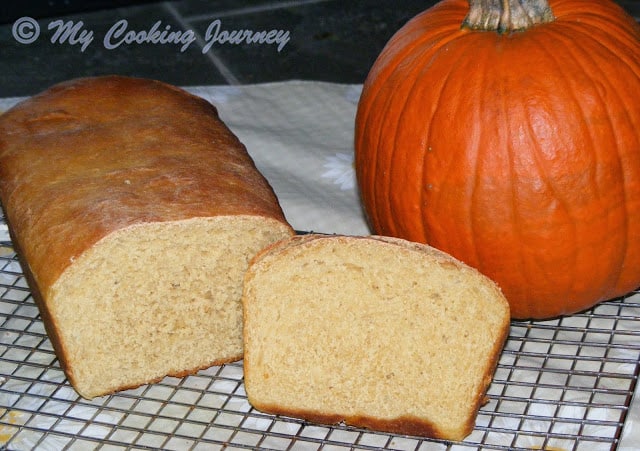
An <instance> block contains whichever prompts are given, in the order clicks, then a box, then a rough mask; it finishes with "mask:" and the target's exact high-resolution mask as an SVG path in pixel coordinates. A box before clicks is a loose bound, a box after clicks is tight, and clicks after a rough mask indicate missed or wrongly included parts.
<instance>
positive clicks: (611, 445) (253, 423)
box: [0, 227, 640, 451]
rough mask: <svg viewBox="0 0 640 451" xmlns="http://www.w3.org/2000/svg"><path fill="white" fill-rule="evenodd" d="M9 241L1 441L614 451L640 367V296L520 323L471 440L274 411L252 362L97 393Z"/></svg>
mask: <svg viewBox="0 0 640 451" xmlns="http://www.w3.org/2000/svg"><path fill="white" fill-rule="evenodd" d="M5 230H6V227H5ZM0 232H1V231H0ZM0 242H2V243H3V244H0V449H10V450H23V449H39V450H48V449H51V450H61V449H69V450H76V449H78V450H79V449H81V450H87V449H101V450H124V449H166V450H200V449H206V450H212V449H229V450H231V449H277V450H319V449H322V450H347V449H354V450H375V449H395V450H455V451H458V450H473V449H483V450H507V449H548V450H549V449H553V450H557V449H562V450H589V451H597V450H613V449H616V447H617V445H618V443H619V442H620V438H621V436H622V432H623V428H624V427H625V421H626V419H627V416H628V413H629V409H630V405H631V401H632V397H633V393H634V390H635V386H636V381H637V377H638V372H639V370H640V364H639V361H640V292H634V293H630V294H629V295H628V296H626V297H624V298H620V299H616V300H613V301H609V302H605V303H603V304H600V305H598V306H596V307H595V308H593V309H592V310H590V311H587V312H584V313H582V314H577V315H573V316H570V317H565V318H560V319H556V320H553V321H543V322H513V323H512V327H511V331H510V336H509V339H508V341H507V344H506V346H505V349H504V351H503V353H502V355H501V358H500V361H499V364H498V368H497V371H496V374H495V377H494V381H493V383H492V385H491V387H490V389H489V392H488V395H489V402H488V403H487V404H486V405H484V406H483V407H482V408H481V410H480V413H479V415H478V419H477V424H476V428H475V430H474V431H473V433H472V434H471V435H470V436H469V437H467V438H466V439H465V440H464V441H463V442H460V443H449V442H442V441H434V440H426V439H421V438H417V437H408V436H393V435H390V434H384V433H376V432H371V431H366V430H361V429H355V428H349V427H343V426H339V425H338V426H334V427H326V426H320V425H314V424H310V423H307V422H304V421H301V420H297V419H292V418H285V417H277V416H272V415H267V414H263V413H261V412H259V411H256V410H254V409H253V408H252V407H251V406H250V404H249V403H248V401H247V398H246V395H245V392H244V386H243V371H242V362H237V363H233V364H228V365H225V366H217V367H212V368H209V369H207V370H204V371H201V372H199V373H198V374H196V375H193V376H188V377H185V378H170V377H167V378H165V379H164V380H163V381H161V382H160V383H157V384H153V385H147V386H143V387H140V388H138V389H135V390H128V391H125V392H121V393H118V394H114V395H111V396H106V397H101V398H97V399H94V400H91V401H88V400H84V399H82V398H80V397H79V396H78V395H77V394H76V393H75V391H74V390H73V389H72V388H71V386H69V385H68V383H67V382H66V379H65V376H64V374H63V372H62V370H61V369H60V367H59V365H58V361H57V360H56V357H55V355H54V353H53V349H52V347H51V344H50V342H49V340H48V338H47V336H46V333H45V331H44V327H43V325H42V322H41V320H40V317H39V314H38V310H37V308H36V306H35V304H34V302H33V300H32V298H31V296H30V292H29V289H28V287H27V284H26V282H25V279H24V276H23V274H22V271H21V268H20V265H19V263H18V261H17V259H16V256H15V253H14V251H13V249H12V248H11V244H10V242H7V241H6V240H5V241H1V237H0Z"/></svg>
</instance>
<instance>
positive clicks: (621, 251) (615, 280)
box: [556, 29, 640, 300]
mask: <svg viewBox="0 0 640 451" xmlns="http://www.w3.org/2000/svg"><path fill="white" fill-rule="evenodd" d="M557 31H558V33H557V34H558V35H560V36H561V37H562V38H563V39H564V40H565V41H566V49H567V51H568V52H569V53H571V54H572V57H573V63H574V64H575V65H576V66H577V67H579V71H582V72H583V73H585V74H588V76H589V78H590V79H593V80H594V81H597V80H596V77H597V76H598V75H599V74H593V76H591V74H590V71H589V68H591V67H601V66H600V65H599V64H598V61H597V60H596V59H595V58H594V57H593V52H589V51H587V50H586V46H574V45H572V44H573V42H574V41H573V40H572V39H571V37H570V36H567V35H566V32H564V30H560V29H559V30H557ZM585 38H587V39H590V40H591V41H593V44H595V45H597V46H599V47H600V48H601V49H602V50H604V51H605V52H606V53H610V48H609V47H607V46H605V45H603V44H602V42H601V41H600V40H598V39H594V38H593V35H590V36H585ZM556 42H557V39H556ZM574 52H575V53H577V56H575V55H574ZM614 56H617V55H614ZM583 61H588V62H589V63H590V64H585V63H583ZM625 64H627V62H626V61H625ZM628 68H629V70H630V71H631V72H633V73H634V75H636V76H637V78H640V75H639V74H637V73H636V71H634V70H633V68H632V67H631V66H628ZM600 78H601V80H602V83H607V84H609V80H608V79H607V77H600ZM606 91H607V92H608V93H609V95H610V96H611V98H612V100H615V104H616V105H618V106H619V107H618V108H617V109H616V111H614V109H613V108H612V107H611V105H612V103H614V102H613V101H607V100H606V99H605V98H604V97H603V96H602V93H601V90H600V89H595V88H594V89H593V92H594V96H596V97H597V99H598V101H599V104H600V105H602V108H603V109H604V110H605V112H606V114H604V115H603V117H604V118H605V120H606V121H607V130H608V131H609V134H610V135H611V139H609V141H610V142H611V143H612V144H613V145H615V149H614V150H613V151H607V153H611V154H612V155H614V156H615V158H616V162H617V164H616V165H615V170H616V173H617V174H618V175H619V177H620V182H619V183H618V184H617V185H619V186H621V188H620V189H619V190H618V191H620V193H618V194H619V195H620V196H621V200H620V202H619V204H620V205H621V208H622V209H623V212H622V213H621V215H622V216H623V218H624V221H622V227H623V229H624V231H623V232H622V236H624V237H625V238H624V240H623V242H621V243H619V245H618V249H617V251H616V252H615V253H614V255H618V256H619V257H618V259H617V261H616V263H615V264H612V265H611V268H617V271H615V272H614V271H613V269H612V270H611V271H610V272H609V274H610V275H609V277H608V280H607V281H606V283H605V282H603V283H602V284H601V285H602V287H603V288H602V290H601V291H600V293H599V294H598V298H599V299H602V300H605V299H606V298H607V297H608V294H607V293H610V292H611V290H612V288H613V287H617V286H618V285H619V283H620V279H621V277H622V275H623V269H624V267H625V260H626V259H627V253H626V251H625V250H626V249H628V247H629V245H628V242H629V230H630V226H629V217H630V214H629V211H628V208H627V205H628V200H629V194H628V192H627V190H628V188H627V186H628V180H627V175H626V174H625V171H624V170H623V167H624V165H623V163H622V161H621V154H622V148H621V143H620V140H619V137H618V133H617V130H616V128H617V127H616V126H615V125H614V123H613V121H612V119H611V117H613V115H614V113H617V112H621V113H622V115H623V116H624V118H625V119H624V121H625V122H626V123H628V124H629V126H630V127H633V125H632V123H633V120H632V119H631V116H630V114H629V108H627V106H626V105H625V103H626V102H625V101H624V98H623V97H621V96H620V95H619V93H618V91H617V90H616V89H611V88H609V89H607V90H606ZM578 104H580V102H578ZM578 110H579V111H580V112H581V113H582V115H583V121H584V122H585V123H589V122H590V118H589V117H587V115H586V114H585V113H586V112H585V108H583V107H582V105H580V108H579V109H578ZM616 117H617V118H618V121H620V120H621V117H622V116H620V115H617V116H616ZM589 131H590V133H589V136H590V138H591V141H592V142H591V145H590V148H592V149H595V150H596V156H595V160H596V163H595V168H594V171H593V172H594V174H593V179H592V181H591V183H590V186H595V187H597V192H596V195H597V196H599V197H600V198H603V197H607V198H610V197H611V192H610V191H611V189H609V190H608V191H607V192H604V191H603V189H604V188H603V187H602V186H601V185H602V183H601V178H602V175H598V172H602V171H603V170H604V169H600V171H598V168H602V166H603V164H601V163H600V161H601V160H602V157H601V156H600V158H598V155H597V150H598V146H597V145H596V144H595V139H594V137H593V133H592V132H591V130H590V129H589ZM601 153H602V152H601ZM610 168H611V166H607V167H606V169H610ZM612 188H616V187H612ZM606 213H607V212H602V214H606ZM608 222H611V220H610V219H609V220H608ZM611 226H614V227H615V224H612V225H610V227H611ZM574 291H575V287H574Z"/></svg>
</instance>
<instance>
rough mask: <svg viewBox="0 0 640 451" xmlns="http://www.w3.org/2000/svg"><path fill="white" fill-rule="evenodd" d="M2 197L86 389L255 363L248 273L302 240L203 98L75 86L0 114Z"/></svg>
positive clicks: (95, 392) (139, 87) (150, 85)
mask: <svg viewBox="0 0 640 451" xmlns="http://www.w3.org/2000/svg"><path fill="white" fill-rule="evenodd" d="M0 200H1V202H2V206H3V208H4V210H5V215H6V218H7V220H8V223H9V227H10V233H11V236H12V239H13V242H14V246H15V247H16V251H17V252H18V255H19V256H20V258H21V262H22V266H23V269H24V272H25V274H26V276H27V278H28V281H29V284H30V287H31V289H32V292H33V296H34V298H35V299H36V302H37V304H38V307H39V309H40V313H41V316H42V319H43V321H44V324H45V327H46V330H47V332H48V334H49V337H50V338H51V341H52V343H53V345H54V348H55V351H56V353H57V356H58V358H59V361H60V364H61V365H62V367H63V369H64V371H65V372H66V375H67V377H68V379H69V381H70V382H71V384H72V385H73V386H74V387H75V388H76V390H77V391H78V392H79V393H80V394H81V395H82V396H83V397H86V398H93V397H96V396H100V395H104V394H107V393H111V392H114V391H117V390H121V389H125V388H130V387H136V386H139V385H141V384H144V383H148V382H152V381H155V380H159V379H161V378H162V377H163V376H166V375H174V376H181V375H185V374H188V373H192V372H195V371H197V370H198V369H201V368H205V367H208V366H210V365H213V364H220V363H224V362H228V361H232V360H238V359H240V358H241V357H242V309H241V303H240V297H241V292H242V279H243V276H244V272H245V270H246V268H247V265H248V262H249V260H250V259H251V258H252V257H253V256H254V255H255V254H256V253H257V252H258V251H259V250H261V249H262V248H263V247H265V246H267V245H268V244H270V243H272V242H274V241H277V240H279V239H281V238H284V237H288V236H290V235H292V234H293V231H292V229H291V227H290V226H289V224H287V222H286V220H285V218H284V215H283V212H282V210H281V208H280V206H279V204H278V201H277V199H276V197H275V195H274V193H273V191H272V189H271V187H270V186H269V184H268V183H267V181H266V180H265V179H264V178H263V177H262V175H261V174H260V173H259V172H258V170H257V169H256V167H255V165H254V163H253V161H252V159H251V158H250V156H249V154H248V153H247V151H246V149H245V148H244V146H243V145H242V144H241V143H240V141H239V140H238V139H237V138H236V137H235V136H234V135H233V134H232V133H231V131H230V130H229V129H228V128H227V127H226V126H225V124H223V122H222V121H221V120H220V119H219V117H218V114H217V111H216V109H215V108H214V107H213V106H212V105H211V104H209V103H208V102H206V101H205V100H203V99H201V98H198V97H195V96H192V95H190V94H188V93H187V92H185V91H183V90H181V89H178V88H176V87H172V86H169V85H166V84H163V83H160V82H157V81H151V80H143V79H135V78H125V77H117V76H107V77H96V78H85V79H77V80H72V81H70V82H66V83H62V84H59V85H57V86H54V87H52V88H51V89H49V90H47V91H45V92H43V93H42V94H39V95H36V96H34V97H32V98H30V99H28V100H25V101H24V102H22V103H20V104H18V105H17V106H15V107H14V108H12V109H11V110H9V111H8V112H6V113H5V114H4V115H2V116H0Z"/></svg>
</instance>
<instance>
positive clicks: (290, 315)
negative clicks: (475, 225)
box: [243, 234, 510, 440]
mask: <svg viewBox="0 0 640 451" xmlns="http://www.w3.org/2000/svg"><path fill="white" fill-rule="evenodd" d="M243 309H244V352H245V354H244V371H245V389H246V392H247V395H248V398H249V401H250V403H251V404H252V405H253V406H254V407H255V408H257V409H258V410H261V411H264V412H268V413H274V414H282V415H285V416H292V417H298V418H303V419H306V420H310V421H312V422H318V423H326V424H336V423H345V424H347V425H352V426H358V427H364V428H369V429H374V430H379V431H386V432H392V433H401V434H410V435H419V436H427V437H434V438H441V439H449V440H459V439H462V438H464V437H466V436H467V435H468V434H469V433H470V432H471V431H472V430H473V428H474V425H475V419H476V417H477V413H478V410H479V408H480V406H481V405H482V404H483V402H485V399H486V398H485V397H486V391H487V389H488V386H489V384H490V383H491V381H492V377H493V374H494V371H495V368H496V365H497V361H498V357H499V354H500V352H501V349H502V347H503V345H504V342H505V340H506V337H507V335H508V330H509V324H510V315H509V307H508V303H507V301H506V299H505V298H504V296H503V295H502V293H501V291H500V289H499V288H498V287H497V286H496V284H494V283H493V282H492V281H491V280H489V279H488V278H486V277H485V276H483V275H481V274H480V273H479V272H478V271H476V270H474V269H472V268H470V267H468V266H466V265H464V264H462V263H461V262H459V261H457V260H455V259H453V258H452V257H450V256H449V255H446V254H444V253H442V252H440V251H438V250H435V249H433V248H431V247H428V246H425V245H421V244H416V243H410V242H407V241H404V240H399V239H394V238H383V237H375V236H373V237H350V236H336V235H331V236H326V235H313V234H312V235H305V236H296V237H293V238H291V239H285V240H283V241H280V242H279V243H277V244H275V245H272V246H271V247H269V248H267V249H266V250H264V251H263V252H262V253H260V254H259V255H258V256H257V257H256V258H255V259H254V260H253V261H252V263H251V264H250V267H249V270H248V272H247V273H246V275H245V283H244V293H243Z"/></svg>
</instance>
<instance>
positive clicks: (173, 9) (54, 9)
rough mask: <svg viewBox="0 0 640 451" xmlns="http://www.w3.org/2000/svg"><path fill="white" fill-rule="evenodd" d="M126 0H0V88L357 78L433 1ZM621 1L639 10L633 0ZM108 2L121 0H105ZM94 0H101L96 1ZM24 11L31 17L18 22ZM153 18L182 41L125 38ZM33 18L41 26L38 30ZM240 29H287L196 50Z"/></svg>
mask: <svg viewBox="0 0 640 451" xmlns="http://www.w3.org/2000/svg"><path fill="white" fill-rule="evenodd" d="M131 1H132V0H120V1H118V2H108V1H103V0H90V1H88V2H79V1H73V0H65V1H60V0H28V1H26V2H4V3H5V4H4V5H3V6H2V7H1V9H0V11H1V14H2V17H0V19H3V21H4V23H3V24H2V25H0V49H1V50H0V67H1V68H2V83H1V84H0V97H11V96H24V95H31V94H33V93H36V92H38V91H40V90H43V89H45V88H46V87H48V86H49V85H51V84H53V83H56V82H59V81H62V80H66V79H69V78H74V77H80V76H89V75H101V74H110V73H118V74H123V75H134V76H141V77H150V78H156V79H160V80H163V81H167V82H169V83H173V84H177V85H180V86H198V85H217V84H247V83H261V82H272V81H283V80H291V79H297V80H321V81H329V82H336V83H362V82H363V81H364V79H365V77H366V75H367V73H368V70H369V68H370V67H371V64H372V63H373V61H374V59H375V57H376V56H377V55H378V53H379V52H380V51H381V49H382V47H383V46H384V44H385V43H386V42H387V40H388V39H389V38H390V37H391V35H392V34H393V33H394V32H395V31H396V30H397V29H399V28H400V27H401V26H402V25H403V24H404V23H405V22H406V21H407V20H408V19H409V18H411V17H413V16H414V15H416V14H417V13H418V12H420V11H423V10H424V9H426V8H428V7H430V6H431V5H433V4H434V3H435V2H434V0H403V1H401V2H391V1H383V2H380V1H377V0H350V1H342V0H280V1H276V0H242V1H232V0H211V1H206V0H182V1H170V2H152V1H148V0H147V1H140V0H138V1H137V2H135V3H134V4H128V5H127V3H128V2H131ZM9 3H11V4H14V6H12V5H11V4H9ZM619 3H620V4H621V5H622V6H623V7H624V8H626V9H627V11H628V12H629V13H630V14H632V15H634V16H635V17H638V16H640V2H637V1H630V0H624V1H622V0H621V1H620V2H619ZM15 4H17V5H19V6H15ZM109 4H111V5H114V4H115V5H125V6H120V7H114V8H106V9H104V5H109ZM50 5H54V6H50ZM90 7H91V8H90ZM100 7H103V9H94V8H100ZM83 9H84V10H83ZM61 12H66V13H67V14H65V15H60V13H61ZM26 18H33V19H36V21H35V23H25V20H26ZM154 26H155V30H156V31H160V32H166V33H167V34H166V35H165V36H168V34H169V33H182V34H183V36H182V38H181V39H182V41H180V39H178V38H175V36H177V35H174V41H178V43H165V44H159V43H158V44H149V43H143V44H138V43H135V42H131V43H127V42H123V40H124V36H125V35H126V34H128V33H129V34H130V33H137V34H139V33H140V32H149V31H150V30H152V29H153V28H154ZM36 27H37V28H38V29H39V34H35V33H36V30H35V28H36ZM239 29H243V30H252V31H262V30H276V31H280V32H282V34H285V33H286V34H287V37H288V40H287V41H286V43H284V44H280V45H278V44H260V45H234V44H219V43H215V44H214V45H210V47H209V48H208V49H206V51H204V52H203V50H205V47H206V46H207V41H206V36H207V31H208V30H209V32H210V36H212V35H213V33H215V32H216V31H217V32H218V33H222V32H223V31H233V30H239ZM20 33H22V34H23V35H24V36H20ZM191 35H193V37H194V38H195V40H194V41H193V42H192V43H190V44H188V45H187V46H186V48H183V44H181V43H180V42H187V40H188V39H189V37H190V36H191ZM105 40H106V41H109V42H108V43H105ZM31 41H32V42H31ZM282 42H283V41H282V40H281V43H282ZM278 47H279V48H278Z"/></svg>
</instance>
